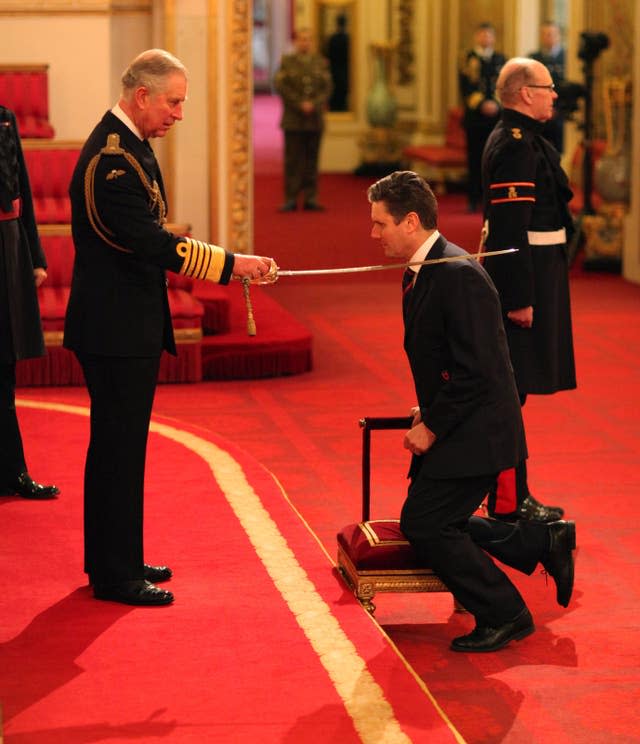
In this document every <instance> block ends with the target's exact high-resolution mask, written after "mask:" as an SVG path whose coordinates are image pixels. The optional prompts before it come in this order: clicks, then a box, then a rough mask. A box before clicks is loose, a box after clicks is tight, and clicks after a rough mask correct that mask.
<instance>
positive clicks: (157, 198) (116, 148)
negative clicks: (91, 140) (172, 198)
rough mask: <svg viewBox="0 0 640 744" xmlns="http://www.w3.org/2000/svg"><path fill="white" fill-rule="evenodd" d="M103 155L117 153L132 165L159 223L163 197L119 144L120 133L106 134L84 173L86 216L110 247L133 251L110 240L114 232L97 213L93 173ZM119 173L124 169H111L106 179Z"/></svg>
mask: <svg viewBox="0 0 640 744" xmlns="http://www.w3.org/2000/svg"><path fill="white" fill-rule="evenodd" d="M103 155H107V156H108V155H119V156H120V157H123V158H125V160H126V161H127V162H128V163H129V164H130V165H131V166H132V167H133V169H134V170H135V172H136V173H137V174H138V177H139V178H140V181H141V182H142V185H143V186H144V188H145V190H146V192H147V194H148V195H149V209H150V210H151V211H152V212H155V214H156V218H157V220H158V223H159V224H160V225H163V224H164V223H165V222H166V211H167V210H166V206H165V203H164V199H163V198H162V193H161V192H160V187H159V186H158V183H157V181H155V180H154V181H153V182H150V181H149V179H148V177H147V174H146V173H145V172H144V169H143V168H142V166H141V165H140V163H139V162H138V161H137V160H136V158H135V157H134V156H133V155H132V154H131V153H130V152H127V151H126V150H125V149H124V148H123V147H122V146H121V145H120V135H119V134H116V133H115V132H112V133H111V134H109V135H107V144H106V145H105V146H104V147H103V148H102V149H101V150H100V152H98V153H97V154H96V155H94V156H93V157H92V158H91V160H90V161H89V165H88V166H87V170H86V172H85V174H84V198H85V204H86V207H87V216H88V217H89V222H90V223H91V227H93V229H94V230H95V232H96V233H97V234H98V235H99V236H100V238H101V239H102V240H104V242H105V243H107V244H108V245H110V246H111V247H112V248H117V249H118V250H119V251H123V252H125V253H133V251H132V250H131V249H130V248H125V247H124V246H122V245H118V244H117V243H115V242H114V241H113V240H111V238H110V237H109V236H113V235H114V232H113V231H112V230H110V229H109V228H108V227H107V226H106V225H104V224H103V223H102V221H101V220H100V216H99V215H98V209H97V207H96V200H95V175H96V169H97V167H98V163H99V161H100V158H101V157H102V156H103ZM121 175H124V171H121V170H117V171H116V170H111V171H109V173H108V174H107V176H106V179H107V180H108V181H110V180H113V179H114V178H117V177H118V176H121Z"/></svg>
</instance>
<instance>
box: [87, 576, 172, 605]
mask: <svg viewBox="0 0 640 744" xmlns="http://www.w3.org/2000/svg"><path fill="white" fill-rule="evenodd" d="M93 596H94V597H95V598H96V599H107V600H111V601H112V602H121V603H122V604H128V605H139V606H144V607H154V606H158V605H168V604H171V603H172V602H173V594H172V593H171V592H167V591H165V590H164V589H160V588H159V587H157V586H155V585H154V584H152V583H151V582H150V581H145V580H144V579H141V580H139V581H121V582H120V583H119V584H94V585H93Z"/></svg>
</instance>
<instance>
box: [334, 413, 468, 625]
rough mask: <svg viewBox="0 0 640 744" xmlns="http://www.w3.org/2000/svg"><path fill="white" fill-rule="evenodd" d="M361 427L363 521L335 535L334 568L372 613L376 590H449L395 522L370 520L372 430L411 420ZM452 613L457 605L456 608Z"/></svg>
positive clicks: (382, 420) (364, 422) (369, 421)
mask: <svg viewBox="0 0 640 744" xmlns="http://www.w3.org/2000/svg"><path fill="white" fill-rule="evenodd" d="M360 426H361V428H362V521H361V522H357V523H354V524H349V525H347V526H346V527H343V528H342V529H341V530H340V532H339V533H338V536H337V538H338V559H337V564H338V570H339V571H340V573H341V574H342V576H343V578H344V579H345V581H346V582H347V584H348V585H349V587H350V588H351V589H353V592H354V594H355V596H356V597H357V599H358V600H359V601H360V602H361V603H362V605H363V607H364V608H365V609H366V610H367V611H368V612H370V613H371V614H373V612H374V611H375V605H374V604H373V601H372V600H373V597H374V596H375V595H376V594H378V593H379V592H447V591H449V590H448V589H447V587H446V586H445V585H444V584H443V583H442V581H440V579H439V578H438V577H437V576H436V575H435V574H434V572H433V571H432V570H431V569H430V568H428V567H427V566H424V565H421V564H420V562H419V561H418V559H417V558H416V555H415V553H414V552H413V549H412V548H411V545H410V544H409V541H408V540H407V538H406V537H405V536H404V535H403V534H402V532H401V530H400V520H399V519H373V520H372V519H370V518H369V516H370V501H371V480H370V473H371V431H372V430H375V429H387V430H388V429H409V428H410V426H411V418H408V417H401V418H394V417H378V418H371V417H370V418H363V419H361V420H360ZM455 607H456V610H459V609H460V607H459V606H458V605H457V604H456V605H455Z"/></svg>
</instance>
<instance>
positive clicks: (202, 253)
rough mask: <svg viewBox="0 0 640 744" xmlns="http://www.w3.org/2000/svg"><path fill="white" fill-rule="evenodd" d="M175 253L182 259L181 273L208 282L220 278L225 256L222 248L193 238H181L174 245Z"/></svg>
mask: <svg viewBox="0 0 640 744" xmlns="http://www.w3.org/2000/svg"><path fill="white" fill-rule="evenodd" d="M176 253H177V254H178V255H179V256H180V258H182V259H183V262H182V268H181V269H180V273H181V274H184V275H185V276H192V277H194V278H195V279H206V280H208V281H210V282H217V281H219V280H220V277H221V276H222V270H223V268H224V261H225V256H226V252H225V250H224V248H220V246H218V245H212V244H210V243H203V242H202V241H200V240H194V239H193V238H182V239H181V240H180V242H179V243H178V244H177V245H176Z"/></svg>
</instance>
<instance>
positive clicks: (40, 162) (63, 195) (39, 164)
mask: <svg viewBox="0 0 640 744" xmlns="http://www.w3.org/2000/svg"><path fill="white" fill-rule="evenodd" d="M79 155H80V148H79V147H52V148H48V147H44V146H39V147H26V146H25V148H24V159H25V162H26V164H27V171H28V172H29V183H30V184H31V193H32V194H33V196H34V198H37V197H54V198H58V199H66V200H68V199H69V184H70V183H71V176H72V175H73V169H74V168H75V165H76V162H77V161H78V157H79Z"/></svg>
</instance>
